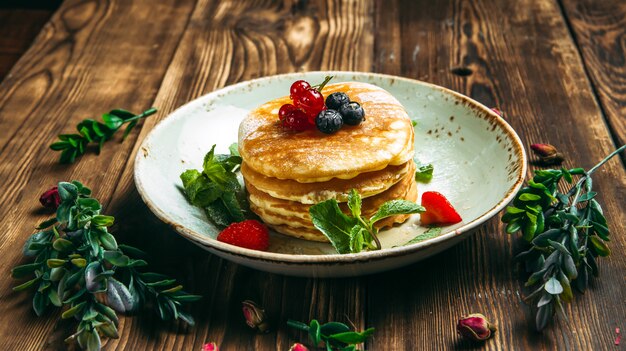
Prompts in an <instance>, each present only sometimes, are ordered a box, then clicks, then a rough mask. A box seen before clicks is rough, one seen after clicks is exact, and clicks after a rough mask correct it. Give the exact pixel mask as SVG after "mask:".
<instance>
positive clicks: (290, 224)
mask: <svg viewBox="0 0 626 351" xmlns="http://www.w3.org/2000/svg"><path fill="white" fill-rule="evenodd" d="M413 167H415V166H414V165H413ZM412 170H413V171H414V168H413V169H412ZM246 188H247V189H248V194H249V196H248V199H249V202H250V209H251V210H252V211H253V212H255V213H256V214H257V215H258V216H259V217H261V219H262V220H263V222H265V223H266V224H268V225H270V226H272V227H273V228H274V229H275V230H276V231H278V232H280V233H283V234H286V235H290V236H296V237H300V238H305V239H307V240H316V241H327V240H326V237H325V236H324V235H323V234H322V233H321V232H319V231H317V229H315V227H314V226H313V223H312V222H311V217H310V215H309V207H310V205H307V204H302V203H299V202H295V201H289V200H284V199H277V198H274V197H272V196H271V195H269V194H267V193H264V192H263V191H261V190H259V189H257V188H255V187H254V186H253V185H252V184H248V183H246ZM393 199H406V200H409V201H415V200H416V199H417V184H416V183H415V180H414V175H413V172H409V173H407V174H405V176H404V177H403V178H402V179H401V181H400V182H398V183H396V184H394V185H393V186H392V187H390V188H389V189H388V190H386V191H384V192H382V193H380V194H377V195H374V196H371V197H367V198H364V199H363V204H362V213H363V216H364V217H371V216H372V215H374V213H375V212H376V211H377V210H378V208H379V207H380V206H381V205H382V204H383V203H385V202H387V201H389V200H393ZM339 207H340V208H341V210H342V211H344V212H345V213H349V209H348V206H347V204H346V203H345V202H342V203H340V204H339ZM409 216H410V215H399V216H394V217H390V218H386V219H384V220H381V221H379V222H377V223H376V227H379V228H380V227H385V226H390V225H393V224H394V223H399V222H403V221H405V220H406V219H407V218H409Z"/></svg>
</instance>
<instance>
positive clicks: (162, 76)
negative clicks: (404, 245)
mask: <svg viewBox="0 0 626 351" xmlns="http://www.w3.org/2000/svg"><path fill="white" fill-rule="evenodd" d="M306 70H355V71H373V72H382V73H388V74H395V75H401V76H405V77H410V78H415V79H420V80H424V81H427V82H431V83H435V84H439V85H442V86H445V87H449V88H451V89H454V90H457V91H459V92H461V93H464V94H467V95H469V96H471V97H472V98H474V99H476V100H478V101H480V102H482V103H484V104H486V105H487V106H497V107H498V108H500V109H501V110H502V111H504V113H505V115H504V116H505V118H506V119H507V121H508V122H509V123H510V124H511V125H512V126H513V127H514V128H515V130H516V131H517V132H518V133H519V135H520V136H521V138H522V140H523V142H524V144H525V145H526V146H528V145H530V144H531V143H535V142H549V143H552V144H554V145H556V146H557V147H558V148H559V149H560V150H562V151H563V153H564V154H565V155H566V157H567V160H566V162H565V164H564V165H565V166H567V167H573V166H581V167H585V168H587V169H588V168H590V167H591V166H592V165H594V164H595V163H596V162H597V161H599V160H600V159H601V158H602V157H603V156H604V155H606V154H608V153H609V152H611V151H612V150H613V149H614V148H616V146H618V145H621V144H623V143H624V142H625V141H626V117H625V116H626V2H623V1H618V0H615V1H594V0H583V1H574V0H559V1H557V0H523V1H500V0H478V1H464V0H448V1H409V0H407V1H398V0H392V1H383V0H378V1H375V0H369V1H347V0H346V1H339V0H333V1H330V0H329V1H286V2H284V3H280V2H273V1H217V0H216V1H210V0H158V1H156V0H134V1H128V0H108V1H104V0H91V1H87V0H85V1H82V0H66V1H64V3H63V4H62V5H61V7H60V9H58V11H57V12H56V13H55V14H54V15H53V17H52V18H51V20H50V21H49V22H48V23H47V24H46V25H45V27H44V28H43V30H42V31H41V33H40V34H39V36H38V37H37V39H36V40H35V42H34V43H33V44H32V46H31V47H30V49H29V50H28V51H27V52H26V53H25V54H24V55H23V56H22V57H21V59H20V60H19V61H18V63H17V64H16V65H15V66H14V67H13V69H12V70H11V71H10V72H9V74H8V75H7V76H6V78H5V79H4V81H3V82H2V83H1V84H0V130H2V132H1V133H0V179H1V183H2V184H3V185H2V187H3V188H2V189H3V190H2V192H1V193H0V199H1V203H2V204H4V206H2V207H1V208H0V218H2V221H3V226H2V227H3V232H4V233H3V236H2V241H1V244H0V266H1V267H3V269H4V271H5V279H3V280H2V283H0V284H1V285H0V301H1V304H0V340H1V344H2V345H3V349H6V350H27V349H28V350H31V349H33V350H35V349H36V350H39V349H64V348H65V344H64V343H63V339H64V338H65V337H66V336H68V335H69V334H70V333H71V332H72V330H73V328H75V325H74V324H73V323H72V322H71V321H59V320H60V319H59V317H60V313H59V312H49V313H47V315H46V317H44V318H37V317H35V315H34V313H33V311H32V309H31V308H30V304H31V297H32V296H31V295H30V294H27V293H14V292H12V291H11V287H12V286H14V285H15V284H16V282H15V281H13V280H12V279H10V278H9V277H8V271H9V269H10V268H11V267H13V266H14V265H16V264H18V263H20V262H23V258H22V256H21V247H22V245H23V243H24V240H25V239H26V238H27V237H28V236H29V235H30V234H31V233H33V230H34V229H33V227H34V225H35V224H36V223H38V222H39V221H40V220H41V219H44V218H45V217H46V215H45V214H43V213H42V212H41V211H40V210H39V205H38V202H37V199H38V197H39V195H40V194H41V193H42V192H43V191H44V190H46V189H47V188H48V187H50V186H52V185H54V184H55V183H56V182H58V181H60V180H71V179H79V180H81V181H83V182H84V183H85V184H87V185H89V186H91V187H92V188H93V189H94V191H95V196H96V197H97V198H99V199H100V200H101V201H102V202H103V204H104V205H105V208H106V212H107V213H110V214H112V215H115V216H116V218H117V223H118V225H117V226H116V227H115V228H114V232H115V233H117V236H118V240H119V241H122V242H127V243H131V244H136V245H138V246H140V247H142V248H144V249H145V250H146V251H148V252H149V253H150V254H151V255H152V257H153V258H152V262H153V263H152V264H151V265H152V266H154V267H155V269H158V270H162V271H164V272H166V273H169V274H171V275H173V276H175V277H177V278H179V279H180V280H182V281H183V282H184V283H185V284H186V285H187V287H188V289H189V290H190V291H192V292H194V293H197V294H201V295H203V296H204V299H203V300H201V301H200V302H198V303H196V304H194V305H193V307H192V313H193V315H194V316H195V317H196V319H197V322H198V323H197V326H196V327H195V328H189V327H186V326H184V325H183V324H178V323H173V324H167V323H162V322H160V321H158V319H157V318H155V317H154V315H153V314H151V313H145V314H142V315H140V316H135V317H125V318H122V320H121V324H120V328H119V329H120V334H121V336H120V339H118V340H107V341H106V342H105V343H104V349H106V350H199V349H200V348H201V346H202V344H203V343H205V342H209V341H215V342H217V343H218V344H220V347H221V349H222V350H251V349H258V350H270V349H271V350H287V349H288V348H289V346H290V345H291V344H292V343H294V342H296V341H302V342H306V341H307V340H306V336H305V335H304V334H301V333H299V332H295V331H294V330H291V329H288V328H287V327H286V325H285V322H286V320H287V319H296V320H302V321H309V320H310V319H312V318H317V319H318V320H320V321H329V320H336V321H341V322H346V323H348V322H350V323H354V325H355V326H356V327H357V328H359V329H361V328H364V327H374V328H376V332H375V336H374V337H373V338H372V339H371V341H369V342H368V343H367V345H366V348H367V349H368V350H402V349H405V350H421V349H452V348H474V347H475V348H482V347H484V348H489V349H504V350H513V349H525V350H530V349H562V348H567V349H574V350H583V349H587V350H592V349H593V350H601V349H609V350H613V349H619V348H620V347H618V346H614V340H615V337H616V333H615V328H617V327H619V328H621V329H622V333H625V332H626V304H625V302H626V283H625V278H626V254H625V253H624V252H625V251H626V235H625V234H626V225H625V223H626V214H625V212H624V205H625V204H626V173H625V168H624V161H625V158H624V155H622V156H621V160H620V158H615V159H613V160H612V161H611V162H610V163H608V164H607V165H606V166H605V167H604V168H603V169H602V170H601V171H600V172H598V173H597V174H596V176H595V177H594V180H595V182H594V184H595V186H596V187H597V189H598V191H599V192H600V194H601V196H600V197H599V200H600V202H601V203H602V204H603V206H604V208H605V212H606V215H607V217H608V218H609V223H610V229H611V231H612V238H613V239H612V241H611V243H610V246H611V249H612V251H613V255H612V256H611V257H609V258H608V259H602V260H600V261H599V262H600V271H601V279H599V280H594V281H593V283H592V284H591V288H590V289H589V291H588V292H587V293H586V294H585V295H580V294H577V295H576V297H575V301H574V303H571V304H567V305H566V306H565V309H566V311H567V314H568V316H569V323H568V322H565V321H564V320H562V319H560V318H559V319H558V321H557V322H556V323H554V324H552V325H550V326H549V328H548V329H547V330H545V331H544V332H543V333H537V332H535V331H534V326H533V324H534V323H533V321H534V317H533V314H532V313H531V310H530V308H529V307H528V306H527V305H526V304H524V303H523V301H522V300H521V296H522V295H523V294H524V292H525V289H524V287H523V278H524V274H523V273H522V272H521V271H520V270H519V268H517V267H516V266H515V265H514V264H513V262H512V257H513V256H514V254H515V253H516V252H517V250H518V248H517V247H518V244H517V239H516V237H512V236H509V235H506V234H504V231H503V226H502V224H501V223H500V221H499V216H498V218H494V219H492V220H490V221H489V222H488V223H487V224H485V225H483V226H482V227H481V228H480V230H479V231H478V232H477V233H476V235H474V236H473V237H472V238H471V239H468V240H467V241H465V242H463V243H462V244H460V245H457V246H455V247H454V248H451V249H449V250H447V251H445V252H444V253H442V254H439V255H437V256H435V257H432V258H430V259H427V260H425V261H422V262H420V263H417V264H414V265H411V266H409V267H406V268H403V269H399V270H396V271H392V272H387V273H384V274H378V275H373V276H367V277H357V278H352V279H303V278H291V277H284V276H279V275H272V274H268V273H263V272H258V271H255V270H252V269H249V268H245V267H242V266H238V265H235V264H232V263H230V262H227V261H224V260H222V259H219V258H217V257H215V256H212V255H210V254H208V253H206V252H204V251H202V250H201V249H199V248H197V247H195V246H194V245H192V244H190V243H189V242H187V241H186V240H185V239H183V238H181V237H179V236H178V235H177V234H176V233H175V232H174V231H172V230H171V229H170V228H169V227H167V226H166V225H164V224H162V223H160V222H159V221H158V220H157V219H156V218H155V217H154V216H153V215H152V214H151V212H150V211H149V210H148V209H147V208H146V206H145V205H144V204H143V203H142V201H141V200H140V198H139V196H138V194H137V192H136V190H135V187H134V184H133V178H132V176H133V159H134V157H133V155H134V154H135V152H136V151H137V148H138V145H139V144H140V142H141V140H142V139H143V138H144V137H145V136H146V134H147V133H148V132H149V131H150V130H151V129H152V127H154V125H155V124H156V123H157V122H158V121H159V120H161V119H163V118H164V117H165V116H167V114H168V113H169V112H171V111H172V110H174V109H175V108H176V107H178V106H180V105H182V104H184V103H186V102H187V101H190V100H191V99H194V98H196V97H198V96H201V95H203V94H206V93H209V92H211V91H213V90H215V89H218V88H221V87H223V86H226V85H229V84H233V83H236V82H239V81H243V80H247V79H251V78H256V77H262V76H266V75H271V74H276V73H284V72H292V71H306ZM150 106H157V107H159V109H160V112H159V113H158V115H155V116H153V117H150V118H149V119H148V120H146V121H145V122H144V123H143V125H141V127H140V128H139V129H138V130H136V131H135V132H134V133H132V134H131V135H130V137H129V138H128V139H127V140H126V141H125V142H123V143H115V142H112V143H110V144H109V145H107V147H105V148H104V151H103V153H102V154H101V155H100V156H96V155H94V154H92V153H90V154H88V155H86V156H85V157H83V158H82V159H81V160H80V161H79V162H78V163H76V164H74V165H71V166H66V165H59V164H58V163H57V158H58V154H57V153H54V152H52V151H51V150H49V149H48V145H49V144H50V143H51V142H52V141H53V140H54V139H55V136H56V135H57V134H59V133H64V132H69V131H71V130H73V128H74V126H75V125H76V123H78V122H79V121H80V120H81V119H83V118H87V117H97V116H98V115H99V114H101V113H103V112H106V111H108V110H109V109H111V108H115V107H123V108H126V109H130V110H133V111H140V110H143V109H145V108H148V107H150ZM530 174H531V173H530V171H529V175H530ZM244 299H252V300H255V301H257V302H258V303H260V304H262V305H263V306H264V307H265V308H266V310H267V311H268V312H269V314H270V315H271V316H272V317H273V322H274V329H273V331H272V332H271V333H269V334H264V335H258V334H255V333H254V332H253V331H252V330H249V329H248V327H247V326H246V325H245V324H244V322H243V318H242V314H241V301H242V300H244ZM471 312H482V313H484V314H486V315H487V316H488V317H489V318H490V319H492V320H493V321H495V322H496V323H497V324H498V326H499V331H498V332H497V334H496V336H495V338H494V339H492V340H490V341H488V342H486V343H485V345H484V346H480V345H477V346H476V345H474V344H470V343H466V342H462V341H460V339H459V338H458V337H457V335H456V333H455V323H456V320H457V318H458V317H459V316H461V315H463V314H467V313H471ZM621 347H623V345H622V346H621Z"/></svg>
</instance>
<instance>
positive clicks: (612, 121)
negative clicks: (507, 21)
mask: <svg viewBox="0 0 626 351" xmlns="http://www.w3.org/2000/svg"><path fill="white" fill-rule="evenodd" d="M560 2H561V3H562V4H563V10H564V13H565V15H566V19H567V20H568V23H569V24H570V25H571V30H572V31H573V35H574V38H575V40H576V42H577V44H578V47H579V49H580V51H581V53H582V57H583V60H584V63H585V67H586V69H587V73H588V74H589V76H590V78H591V81H592V82H593V86H594V90H595V92H596V93H597V95H598V98H599V100H600V105H601V106H602V109H603V111H604V114H605V118H606V120H607V125H608V127H609V129H610V130H611V133H612V135H613V138H614V140H615V144H616V145H623V144H624V143H626V89H625V88H624V87H625V86H626V45H624V42H625V41H626V3H625V2H623V1H589V0H586V1H570V0H560ZM622 160H624V162H626V156H625V155H622Z"/></svg>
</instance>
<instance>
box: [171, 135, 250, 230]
mask: <svg viewBox="0 0 626 351" xmlns="http://www.w3.org/2000/svg"><path fill="white" fill-rule="evenodd" d="M229 150H230V155H222V154H215V145H213V147H212V148H211V150H210V151H209V152H208V153H207V154H206V156H205V157H204V162H203V165H202V171H199V170H195V169H188V170H186V171H185V172H183V173H182V174H181V175H180V179H181V180H182V182H183V188H184V192H185V195H186V196H187V199H188V200H189V202H191V204H193V205H194V206H198V207H200V208H203V209H204V210H205V212H206V214H207V217H208V218H209V220H211V222H213V223H214V224H215V225H216V226H218V227H221V228H225V227H227V226H228V225H229V224H231V223H234V222H241V221H243V220H244V219H245V218H246V214H247V213H248V202H247V200H246V197H245V193H244V191H243V189H242V187H241V184H240V183H239V180H238V179H237V174H236V172H237V171H238V170H239V167H240V166H241V161H242V160H241V156H240V155H239V152H238V151H237V144H232V145H231V146H230V147H229Z"/></svg>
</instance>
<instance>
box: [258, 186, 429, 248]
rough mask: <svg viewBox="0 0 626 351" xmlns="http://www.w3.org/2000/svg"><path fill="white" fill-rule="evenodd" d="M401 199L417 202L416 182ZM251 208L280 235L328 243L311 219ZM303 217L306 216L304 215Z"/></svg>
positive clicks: (397, 219)
mask: <svg viewBox="0 0 626 351" xmlns="http://www.w3.org/2000/svg"><path fill="white" fill-rule="evenodd" d="M401 199H405V200H409V201H416V200H417V184H416V183H415V182H413V183H412V184H411V186H410V188H409V189H408V192H407V193H406V194H405V195H404V196H403V197H401ZM389 200H392V199H389ZM342 205H344V206H342ZM340 207H341V208H342V210H343V211H344V212H346V213H348V211H347V206H345V204H343V203H342V204H340ZM250 208H251V209H252V210H253V211H254V212H255V213H257V214H258V215H259V217H261V218H262V219H263V222H264V223H265V224H266V225H267V226H269V227H270V228H272V229H274V230H275V231H277V232H278V233H281V234H284V235H288V236H292V237H296V238H300V239H305V240H312V241H320V242H328V239H327V238H326V236H325V235H324V234H322V232H320V231H319V230H318V229H317V228H315V227H314V226H313V224H312V223H311V222H310V218H309V219H308V220H306V221H305V220H303V219H300V218H298V219H295V218H294V217H290V216H284V215H281V214H276V213H273V212H272V211H271V210H270V211H266V210H265V209H263V208H259V207H257V206H256V205H255V204H253V203H252V202H251V203H250ZM307 211H308V210H307ZM373 212H375V211H372V213H371V215H373ZM307 213H308V212H307ZM301 215H302V216H304V215H303V214H301ZM371 215H370V216H371ZM410 217H411V215H410V214H409V215H397V216H392V217H388V218H385V219H382V220H380V221H378V222H376V224H375V226H376V227H377V228H379V229H380V228H384V227H390V226H392V225H394V224H396V223H403V222H404V221H406V220H407V219H409V218H410Z"/></svg>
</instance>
